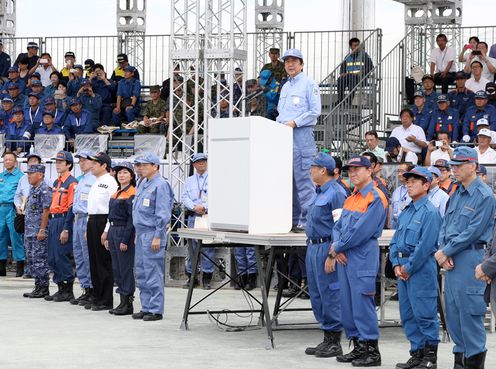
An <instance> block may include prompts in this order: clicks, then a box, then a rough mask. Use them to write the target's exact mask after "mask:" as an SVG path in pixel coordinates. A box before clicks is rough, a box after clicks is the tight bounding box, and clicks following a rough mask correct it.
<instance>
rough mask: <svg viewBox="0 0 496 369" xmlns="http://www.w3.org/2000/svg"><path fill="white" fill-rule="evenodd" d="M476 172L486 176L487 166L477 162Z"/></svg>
mask: <svg viewBox="0 0 496 369" xmlns="http://www.w3.org/2000/svg"><path fill="white" fill-rule="evenodd" d="M477 174H483V175H485V176H487V168H486V167H485V166H484V165H482V164H479V166H478V167H477Z"/></svg>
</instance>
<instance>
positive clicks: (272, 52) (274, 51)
mask: <svg viewBox="0 0 496 369" xmlns="http://www.w3.org/2000/svg"><path fill="white" fill-rule="evenodd" d="M269 53H271V54H280V53H281V49H279V48H277V47H271V48H270V49H269Z"/></svg>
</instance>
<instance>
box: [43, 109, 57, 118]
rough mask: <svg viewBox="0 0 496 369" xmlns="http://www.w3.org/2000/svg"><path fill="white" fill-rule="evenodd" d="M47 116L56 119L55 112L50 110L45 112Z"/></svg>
mask: <svg viewBox="0 0 496 369" xmlns="http://www.w3.org/2000/svg"><path fill="white" fill-rule="evenodd" d="M45 115H49V116H51V117H52V118H53V117H55V112H54V111H50V110H45V111H44V112H43V116H45Z"/></svg>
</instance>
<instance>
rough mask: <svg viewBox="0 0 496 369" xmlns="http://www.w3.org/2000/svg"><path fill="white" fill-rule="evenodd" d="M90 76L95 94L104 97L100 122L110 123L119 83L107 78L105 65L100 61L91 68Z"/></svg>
mask: <svg viewBox="0 0 496 369" xmlns="http://www.w3.org/2000/svg"><path fill="white" fill-rule="evenodd" d="M88 78H89V80H90V82H91V88H92V89H93V91H94V92H95V94H98V95H100V96H101V97H102V106H101V108H100V122H102V123H103V124H108V123H109V122H110V121H111V120H112V110H113V109H114V107H113V103H114V95H115V92H116V90H117V84H116V83H115V82H114V81H112V80H109V79H108V78H107V74H106V73H105V69H104V68H103V65H101V64H98V63H97V64H95V65H94V66H93V67H92V68H91V72H90V74H89V76H88Z"/></svg>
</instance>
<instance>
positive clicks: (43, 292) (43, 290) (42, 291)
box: [29, 286, 50, 299]
mask: <svg viewBox="0 0 496 369" xmlns="http://www.w3.org/2000/svg"><path fill="white" fill-rule="evenodd" d="M49 295H50V291H49V289H48V286H40V288H39V289H38V292H34V291H33V293H31V296H29V297H30V298H32V299H41V298H43V297H46V296H49Z"/></svg>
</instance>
